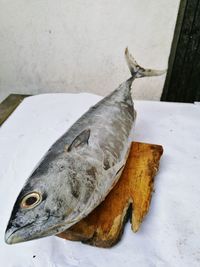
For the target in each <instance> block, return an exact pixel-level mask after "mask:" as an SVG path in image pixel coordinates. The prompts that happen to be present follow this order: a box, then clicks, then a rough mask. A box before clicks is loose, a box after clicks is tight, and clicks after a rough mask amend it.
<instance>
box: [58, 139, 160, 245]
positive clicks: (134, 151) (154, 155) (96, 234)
mask: <svg viewBox="0 0 200 267" xmlns="http://www.w3.org/2000/svg"><path fill="white" fill-rule="evenodd" d="M162 153H163V148H162V146H159V145H152V144H144V143H139V142H136V143H133V144H132V146H131V150H130V153H129V157H128V160H127V163H126V166H125V168H124V171H123V173H122V175H121V177H120V179H119V181H118V182H117V184H116V185H115V187H114V188H113V189H112V191H111V192H110V193H109V195H108V196H107V197H106V199H105V200H104V201H103V202H102V203H101V205H99V206H98V207H97V208H96V209H95V210H94V211H93V212H92V213H91V214H89V216H87V217H86V218H85V219H83V220H82V221H80V222H79V223H77V224H75V225H74V226H72V227H71V228H69V229H68V230H66V231H65V232H63V233H61V234H59V235H58V236H59V237H61V238H64V239H68V240H73V241H83V242H84V243H88V244H90V245H93V246H99V247H111V246H113V245H114V244H116V242H117V241H118V240H119V239H120V237H121V235H122V232H123V229H124V223H125V222H126V219H127V215H128V213H131V214H132V223H131V225H132V230H133V231H134V232H137V231H138V230H139V228H140V225H141V223H142V221H143V219H144V217H145V215H146V214H147V212H148V210H149V206H150V201H151V195H152V191H153V181H154V176H155V174H156V172H157V170H158V166H159V160H160V157H161V155H162ZM128 211H129V212H128Z"/></svg>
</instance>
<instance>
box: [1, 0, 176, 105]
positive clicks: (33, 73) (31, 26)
mask: <svg viewBox="0 0 200 267" xmlns="http://www.w3.org/2000/svg"><path fill="white" fill-rule="evenodd" d="M178 6H179V1H178V0H168V1H166V0H96V1H94V0H82V1H81V0H58V1H55V0H29V1H27V0H17V1H15V0H0V99H1V100H2V98H4V97H5V96H7V95H8V94H10V93H11V92H15V93H25V94H39V93H44V92H83V91H87V92H93V93H97V94H100V95H105V94H107V93H108V92H110V91H111V90H113V89H115V88H116V87H117V86H118V84H119V83H121V82H122V81H124V80H125V79H127V78H129V76H130V74H129V71H128V68H127V66H126V63H125V60H124V55H123V53H124V48H125V47H126V46H127V45H128V46H129V49H130V51H131V52H132V53H133V54H134V56H135V57H136V59H137V61H138V62H139V63H140V64H141V65H143V66H146V67H153V68H161V69H163V68H166V67H167V62H168V56H169V53H170V46H171V41H172V37H173V31H174V27H175V21H176V16H177V11H178ZM164 79H165V75H164V76H162V77H154V78H148V79H147V78H146V79H140V80H137V81H135V83H134V85H133V88H134V89H133V92H134V96H135V98H137V99H152V100H153V99H159V97H160V95H161V91H162V87H163V83H164Z"/></svg>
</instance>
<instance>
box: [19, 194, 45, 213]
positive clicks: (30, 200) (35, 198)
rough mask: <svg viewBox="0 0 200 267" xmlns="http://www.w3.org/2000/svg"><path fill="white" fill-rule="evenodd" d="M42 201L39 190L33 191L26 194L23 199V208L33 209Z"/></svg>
mask: <svg viewBox="0 0 200 267" xmlns="http://www.w3.org/2000/svg"><path fill="white" fill-rule="evenodd" d="M41 201H42V196H41V194H40V193H38V192H32V193H29V194H28V195H26V196H25V197H24V198H23V199H22V201H21V205H20V206H21V208H23V209H32V208H34V207H36V206H37V205H38V204H39V203H40V202H41Z"/></svg>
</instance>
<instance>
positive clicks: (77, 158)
mask: <svg viewBox="0 0 200 267" xmlns="http://www.w3.org/2000/svg"><path fill="white" fill-rule="evenodd" d="M125 58H126V61H127V64H128V67H129V70H130V72H131V77H130V78H129V79H127V80H126V81H125V82H123V83H122V84H120V85H119V87H118V88H117V89H115V90H114V91H113V92H111V93H110V94H109V95H108V96H106V97H104V98H103V99H102V100H100V101H99V102H98V103H97V104H95V105H94V106H92V107H91V108H89V110H88V111H87V112H86V113H84V114H83V115H82V116H81V117H80V118H79V119H78V120H77V121H76V122H75V123H74V124H73V125H72V126H71V127H70V128H69V129H68V130H67V131H66V132H65V133H64V134H63V135H62V136H61V137H60V138H59V139H58V140H57V141H56V142H55V143H54V144H53V145H52V146H51V147H50V149H49V150H48V152H47V153H46V154H45V155H44V156H43V158H42V159H41V160H40V161H39V163H38V165H37V167H36V168H35V169H34V170H33V172H32V174H31V175H30V176H29V177H28V179H27V180H26V182H25V184H24V186H23V188H22V190H21V192H20V193H19V195H18V197H17V200H16V202H15V204H14V207H13V210H12V213H11V216H10V219H9V221H8V225H7V228H6V231H5V242H6V243H7V244H15V243H19V242H24V241H29V240H33V239H38V238H42V237H46V236H51V235H56V234H58V233H61V232H63V231H65V230H66V229H68V228H69V227H71V226H72V225H74V224H75V223H77V222H79V221H80V220H81V219H83V218H84V217H86V216H87V215H88V214H89V213H90V212H91V211H93V210H94V209H95V208H96V207H97V206H98V205H99V204H100V203H101V202H102V201H103V200H104V199H105V197H106V196H107V195H108V193H109V192H110V190H111V189H112V188H113V187H114V185H115V184H116V183H117V181H118V179H119V177H120V175H121V173H122V171H123V168H124V166H125V163H126V160H127V157H128V152H129V149H130V145H131V141H132V138H131V135H132V131H133V126H134V123H135V119H136V111H135V109H134V104H133V100H132V96H131V85H132V82H133V81H134V80H135V79H136V78H141V77H149V76H158V75H162V74H163V73H164V72H165V71H160V70H151V69H144V68H142V67H141V66H140V65H138V63H137V62H136V60H135V59H134V57H133V56H132V55H131V54H130V53H129V50H128V48H126V50H125Z"/></svg>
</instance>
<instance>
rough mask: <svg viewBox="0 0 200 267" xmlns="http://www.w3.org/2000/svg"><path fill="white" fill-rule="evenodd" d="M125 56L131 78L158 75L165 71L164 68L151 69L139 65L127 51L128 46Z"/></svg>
mask: <svg viewBox="0 0 200 267" xmlns="http://www.w3.org/2000/svg"><path fill="white" fill-rule="evenodd" d="M125 58H126V62H127V64H128V67H129V70H130V72H131V75H132V77H133V78H141V77H150V76H159V75H162V74H164V73H165V72H166V70H151V69H144V68H142V67H140V65H138V63H137V62H136V60H135V59H134V57H133V56H132V55H131V54H130V53H129V51H128V47H127V48H126V50H125Z"/></svg>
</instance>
